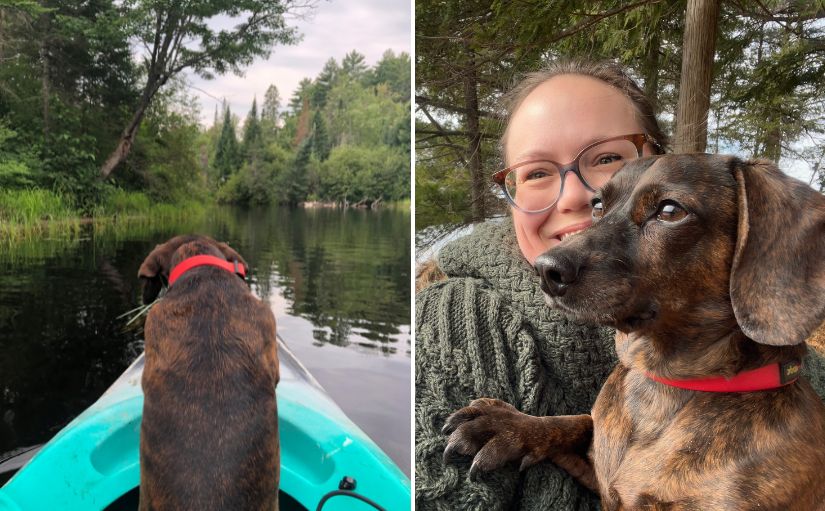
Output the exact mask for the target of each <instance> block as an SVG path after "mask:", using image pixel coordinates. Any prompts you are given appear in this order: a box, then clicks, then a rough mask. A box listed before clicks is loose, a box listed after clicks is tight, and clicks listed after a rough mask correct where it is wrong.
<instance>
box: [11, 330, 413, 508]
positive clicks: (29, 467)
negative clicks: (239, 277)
mask: <svg viewBox="0 0 825 511" xmlns="http://www.w3.org/2000/svg"><path fill="white" fill-rule="evenodd" d="M278 349H279V359H280V375H281V380H280V382H279V384H278V392H277V398H278V418H279V428H280V436H281V480H280V489H281V491H282V493H283V494H286V495H287V496H288V497H287V498H285V499H284V501H283V503H282V506H283V505H289V504H290V499H292V500H294V503H295V504H296V505H298V506H299V507H296V508H295V509H301V508H303V509H307V510H312V511H314V510H315V508H316V506H317V505H318V502H319V501H320V500H321V498H322V497H323V495H325V494H326V493H328V492H330V491H333V490H337V489H338V484H339V482H340V481H341V480H342V478H343V477H344V476H348V477H352V478H354V479H355V480H356V481H357V487H356V491H357V492H358V493H359V494H361V495H363V496H365V497H368V498H369V499H371V500H373V501H375V502H376V503H377V504H379V505H381V506H382V507H384V508H386V509H393V510H408V509H410V481H409V479H408V478H407V477H406V476H405V475H404V474H403V473H402V472H401V471H400V470H399V469H398V467H397V466H396V465H395V464H394V463H393V462H392V461H391V460H390V459H389V458H388V457H387V456H386V454H384V453H383V452H382V451H381V450H380V449H379V448H378V446H377V445H375V443H374V442H373V441H372V440H371V439H370V438H369V437H367V435H366V434H365V433H364V432H363V431H361V430H360V429H359V428H358V427H357V426H356V425H355V424H353V423H352V421H350V419H349V418H348V417H347V416H346V415H345V414H344V413H343V412H342V411H341V409H340V408H338V406H337V405H336V404H335V403H334V402H333V401H332V400H331V399H330V398H329V396H327V394H326V393H325V392H324V391H323V388H322V387H321V386H320V384H318V382H317V381H315V379H314V378H313V377H312V376H311V375H310V374H309V372H308V371H307V370H306V368H304V367H303V365H301V363H300V361H298V359H297V358H296V357H295V356H294V355H293V354H292V352H291V351H289V348H288V347H287V346H286V344H285V343H284V342H283V341H282V340H281V339H280V338H279V340H278ZM142 372H143V355H141V356H140V357H138V358H137V359H136V360H135V361H134V362H133V363H132V365H131V366H129V368H128V369H127V370H126V371H125V372H124V373H123V374H122V375H121V376H120V377H119V378H118V379H117V381H115V383H114V384H112V386H111V387H110V388H109V389H108V390H107V391H106V392H104V393H103V395H102V396H101V397H100V399H98V401H96V402H95V403H94V404H93V405H92V406H90V407H89V408H88V409H87V410H85V411H84V412H83V413H82V414H81V415H79V416H78V417H77V418H75V419H74V420H73V421H72V422H71V423H70V424H68V425H67V426H66V427H65V428H63V430H61V431H60V432H59V433H58V434H57V435H56V436H55V437H54V438H53V439H52V440H51V441H49V442H48V443H47V444H46V445H45V446H43V447H42V448H41V449H40V450H39V452H37V454H36V455H35V456H34V457H33V458H32V459H31V460H30V461H29V462H28V463H27V464H26V465H25V466H24V467H23V468H22V469H21V470H20V471H19V472H18V473H17V474H15V476H14V477H12V479H11V480H9V481H8V483H6V485H5V486H3V487H2V488H0V510H4V511H23V510H39V509H43V510H53V509H65V510H72V509H83V510H87V509H106V508H107V506H110V505H112V504H113V503H115V506H116V507H118V508H120V509H130V508H131V509H134V507H133V506H134V504H130V503H129V502H130V499H131V498H133V497H130V495H132V496H134V495H136V488H137V487H138V484H139V482H140V464H139V437H140V421H141V415H142V411H143V393H142V391H141V387H140V379H141V375H142ZM130 492H132V493H131V494H130ZM115 506H113V508H112V509H114V507H115ZM124 506H125V507H124ZM282 508H283V509H285V510H286V509H289V508H288V507H282ZM323 509H324V511H341V510H356V511H359V510H363V511H372V510H374V508H373V507H372V506H369V505H367V504H365V503H363V502H360V501H357V500H356V499H352V498H344V497H338V498H334V499H330V500H329V501H328V502H327V503H326V504H325V505H324V508H323Z"/></svg>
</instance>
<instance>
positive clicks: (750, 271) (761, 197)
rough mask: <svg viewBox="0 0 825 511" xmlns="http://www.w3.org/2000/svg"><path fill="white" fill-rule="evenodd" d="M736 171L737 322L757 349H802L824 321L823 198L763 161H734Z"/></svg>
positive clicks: (734, 281) (733, 289) (733, 276)
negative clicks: (766, 346)
mask: <svg viewBox="0 0 825 511" xmlns="http://www.w3.org/2000/svg"><path fill="white" fill-rule="evenodd" d="M733 172H734V177H735V178H736V182H737V186H738V197H739V225H738V232H737V239H736V250H735V252H734V256H733V264H732V266H731V276H730V296H731V302H732V303H733V311H734V314H735V315H736V321H737V322H738V323H739V326H740V328H741V329H742V331H743V332H744V333H745V335H747V336H748V337H749V338H751V339H753V340H754V341H756V342H758V343H761V344H770V345H774V346H784V345H793V344H798V343H801V342H803V341H804V340H805V339H806V338H807V337H808V336H809V335H810V334H811V333H812V332H813V331H814V330H815V329H816V328H817V327H818V326H819V324H820V323H822V320H823V318H824V317H825V196H823V195H822V194H821V193H818V192H816V191H814V190H813V189H812V188H811V187H809V186H807V185H806V184H805V183H803V182H801V181H798V180H796V179H793V178H791V177H789V176H786V175H785V174H784V173H782V172H781V171H780V170H779V169H778V168H777V167H776V166H775V165H774V164H773V163H770V162H767V161H749V162H742V161H738V160H736V161H734V162H733Z"/></svg>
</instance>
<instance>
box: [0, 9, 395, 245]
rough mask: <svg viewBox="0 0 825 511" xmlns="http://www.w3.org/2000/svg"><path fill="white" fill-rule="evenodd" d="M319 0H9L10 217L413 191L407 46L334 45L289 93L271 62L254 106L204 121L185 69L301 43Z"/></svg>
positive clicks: (5, 23)
mask: <svg viewBox="0 0 825 511" xmlns="http://www.w3.org/2000/svg"><path fill="white" fill-rule="evenodd" d="M314 4H315V1H314V0H280V1H271V2H261V1H257V0H236V1H232V2H229V1H221V0H198V1H193V2H186V3H181V2H176V1H173V0H157V1H149V0H123V1H115V0H88V1H84V2H74V1H69V0H37V1H34V0H0V224H6V226H8V225H9V224H20V223H27V222H29V223H31V222H35V223H39V222H42V221H43V220H46V219H52V220H60V219H73V218H80V217H91V218H108V217H113V216H128V215H140V214H145V213H147V212H148V211H149V210H162V209H163V208H164V207H165V208H166V209H167V210H174V211H178V212H180V211H186V210H191V209H194V208H202V207H203V206H204V205H208V204H211V203H215V202H220V203H233V204H243V205H246V204H249V205H254V204H288V205H292V206H294V205H298V204H302V203H304V202H307V201H320V202H326V203H335V204H341V205H362V206H374V205H377V204H379V203H381V202H388V201H399V200H403V199H407V200H408V199H409V196H410V169H409V161H410V143H411V142H410V140H411V137H410V90H411V75H410V67H411V64H410V57H409V55H408V54H406V53H400V54H396V53H394V52H393V51H392V50H387V51H386V52H385V53H384V54H383V56H382V57H381V58H380V60H378V61H377V62H375V63H368V62H366V59H365V57H364V55H362V54H361V53H359V52H358V51H357V50H352V51H350V52H349V53H348V54H346V56H345V57H344V58H343V59H342V60H341V61H340V62H337V61H336V60H335V59H332V58H330V59H329V60H328V61H327V63H326V64H325V65H324V67H323V69H321V70H319V72H318V75H317V76H315V77H307V78H304V79H303V81H301V83H300V86H299V87H298V89H297V90H296V91H294V93H293V94H292V95H291V96H290V97H288V98H284V97H282V96H281V91H279V90H278V87H277V85H276V83H277V77H276V76H273V77H272V84H271V85H270V86H269V87H268V88H267V90H262V91H259V92H256V94H255V95H254V97H250V98H248V99H247V101H248V104H249V105H250V108H249V111H248V112H231V111H230V110H229V108H228V107H226V106H225V105H224V107H223V108H219V109H217V110H216V112H215V116H214V122H213V123H212V125H211V126H204V125H202V123H201V121H200V119H201V112H200V108H199V104H198V101H197V100H196V99H195V97H194V95H193V93H192V91H191V89H190V85H189V81H188V80H187V77H189V76H193V75H198V76H201V77H205V78H209V77H213V76H215V75H219V74H225V73H230V72H234V73H236V74H243V70H244V67H245V66H247V65H248V64H249V63H251V62H252V61H253V60H254V59H256V58H262V57H264V58H265V57H268V56H269V54H270V52H272V51H274V52H276V53H277V47H278V45H288V44H298V42H299V40H300V34H298V33H297V31H296V30H295V29H294V28H292V27H290V26H289V24H288V17H287V14H290V13H292V14H297V15H300V14H301V13H302V12H305V11H306V10H307V9H311V8H312V7H314ZM221 16H224V17H227V16H228V17H231V18H232V19H233V20H237V21H238V24H237V25H236V26H235V27H233V28H225V27H224V28H220V27H217V26H214V24H213V22H212V20H213V19H216V17H221ZM241 116H243V117H241ZM7 229H8V227H7Z"/></svg>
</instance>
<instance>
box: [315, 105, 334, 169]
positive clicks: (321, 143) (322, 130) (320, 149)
mask: <svg viewBox="0 0 825 511" xmlns="http://www.w3.org/2000/svg"><path fill="white" fill-rule="evenodd" d="M312 128H313V129H312V152H313V153H314V154H315V156H316V157H317V158H318V160H319V161H324V160H326V159H327V158H329V151H330V149H331V147H330V140H329V133H327V123H326V121H324V117H323V115H321V111H320V110H319V111H317V112H315V117H314V118H313V120H312Z"/></svg>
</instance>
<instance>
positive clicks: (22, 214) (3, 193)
mask: <svg viewBox="0 0 825 511" xmlns="http://www.w3.org/2000/svg"><path fill="white" fill-rule="evenodd" d="M70 204H71V203H70V201H67V200H66V199H65V198H64V197H63V196H62V195H60V194H58V193H55V192H52V191H50V190H38V189H30V190H0V221H4V222H9V223H16V224H32V223H35V222H41V221H43V220H65V219H67V218H71V217H74V216H77V213H76V212H75V210H74V208H72V207H71V205H70Z"/></svg>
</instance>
